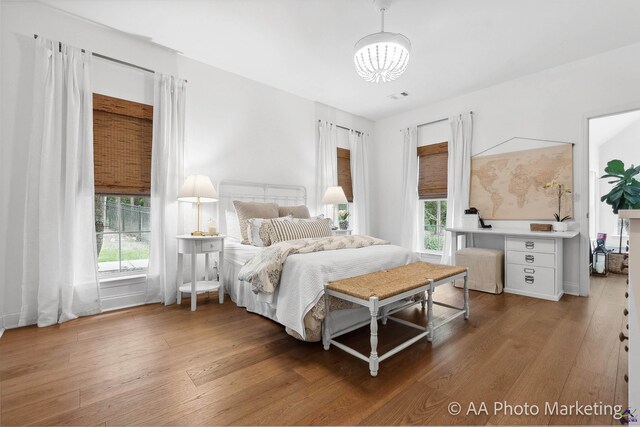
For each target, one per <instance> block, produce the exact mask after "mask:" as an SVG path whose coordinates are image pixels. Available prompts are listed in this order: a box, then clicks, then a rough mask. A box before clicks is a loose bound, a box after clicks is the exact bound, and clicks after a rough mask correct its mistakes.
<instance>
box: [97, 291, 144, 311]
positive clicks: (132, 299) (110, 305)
mask: <svg viewBox="0 0 640 427" xmlns="http://www.w3.org/2000/svg"><path fill="white" fill-rule="evenodd" d="M100 300H101V302H102V311H103V312H107V311H112V310H118V309H121V308H128V307H135V306H139V305H144V304H145V302H146V292H145V291H138V292H129V293H126V294H120V295H114V296H110V297H104V298H101V299H100Z"/></svg>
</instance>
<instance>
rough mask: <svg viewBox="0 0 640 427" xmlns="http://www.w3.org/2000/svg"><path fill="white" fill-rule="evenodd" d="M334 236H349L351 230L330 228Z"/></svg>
mask: <svg viewBox="0 0 640 427" xmlns="http://www.w3.org/2000/svg"><path fill="white" fill-rule="evenodd" d="M331 231H332V232H333V235H334V236H351V232H352V231H353V230H340V229H338V230H331Z"/></svg>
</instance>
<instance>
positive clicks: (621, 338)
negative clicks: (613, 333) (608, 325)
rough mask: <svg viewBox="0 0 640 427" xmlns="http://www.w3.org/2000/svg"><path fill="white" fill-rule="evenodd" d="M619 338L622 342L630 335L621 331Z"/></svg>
mask: <svg viewBox="0 0 640 427" xmlns="http://www.w3.org/2000/svg"><path fill="white" fill-rule="evenodd" d="M618 338H620V342H623V341H624V340H628V339H629V337H628V336H626V335H625V334H624V332H620V335H618Z"/></svg>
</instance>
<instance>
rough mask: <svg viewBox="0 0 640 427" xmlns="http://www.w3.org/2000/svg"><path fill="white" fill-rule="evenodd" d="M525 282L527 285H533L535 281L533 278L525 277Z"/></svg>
mask: <svg viewBox="0 0 640 427" xmlns="http://www.w3.org/2000/svg"><path fill="white" fill-rule="evenodd" d="M524 281H525V283H528V284H529V285H533V282H534V281H535V280H534V278H533V276H528V275H527V276H524Z"/></svg>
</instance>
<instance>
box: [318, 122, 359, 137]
mask: <svg viewBox="0 0 640 427" xmlns="http://www.w3.org/2000/svg"><path fill="white" fill-rule="evenodd" d="M322 122H323V120H318V123H322ZM332 124H333V123H332ZM334 126H335V127H337V128H340V129H344V130H349V131H351V130H352V131H354V132H355V133H357V134H358V135H367V136H369V134H368V133H367V134H365V133H364V132H362V131H360V130H355V129H349V128H348V127H344V126H340V125H335V124H334Z"/></svg>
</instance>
